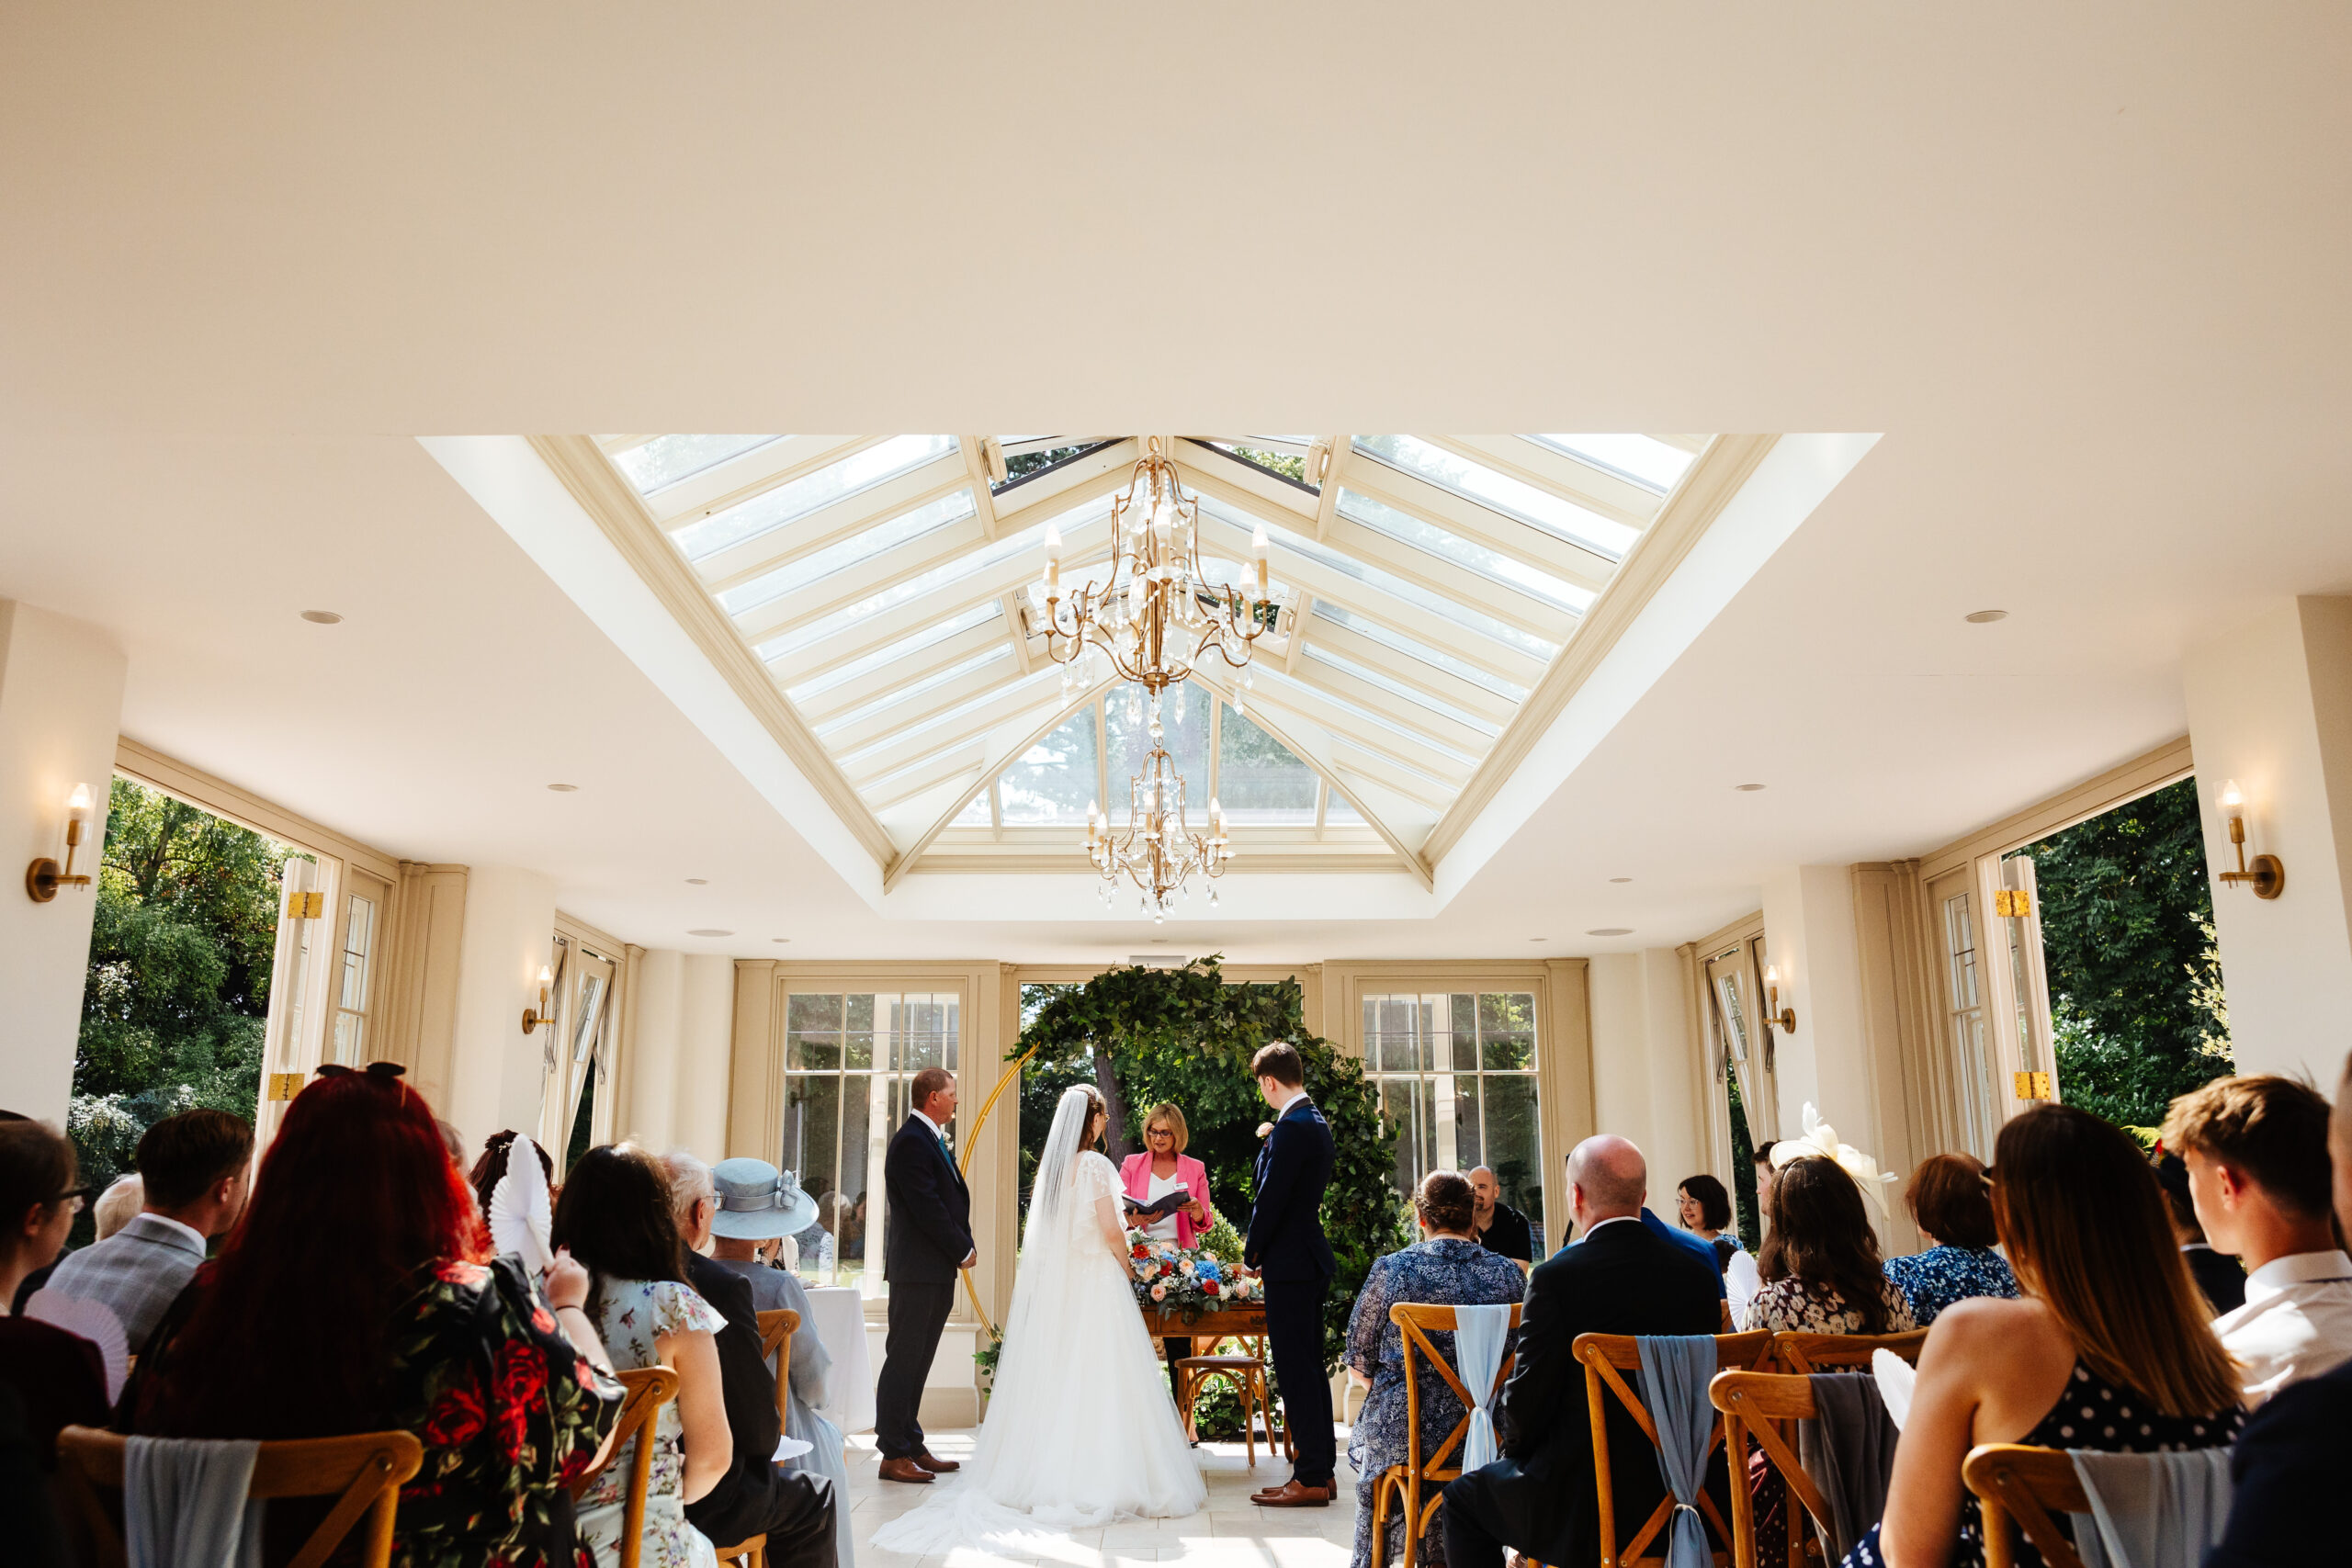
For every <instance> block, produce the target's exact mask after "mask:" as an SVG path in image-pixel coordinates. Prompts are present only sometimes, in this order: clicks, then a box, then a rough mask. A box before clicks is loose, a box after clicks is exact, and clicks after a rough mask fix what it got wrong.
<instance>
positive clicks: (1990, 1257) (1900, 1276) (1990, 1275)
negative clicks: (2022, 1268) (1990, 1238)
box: [1886, 1247, 2018, 1328]
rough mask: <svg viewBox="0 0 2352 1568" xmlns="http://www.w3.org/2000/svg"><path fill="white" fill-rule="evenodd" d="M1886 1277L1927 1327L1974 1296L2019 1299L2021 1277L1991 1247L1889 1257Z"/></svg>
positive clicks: (1931, 1248) (1962, 1248) (1931, 1249)
mask: <svg viewBox="0 0 2352 1568" xmlns="http://www.w3.org/2000/svg"><path fill="white" fill-rule="evenodd" d="M1886 1277H1887V1278H1888V1279H1890V1280H1894V1283H1895V1287H1896V1288H1897V1289H1898V1290H1900V1291H1901V1292H1903V1295H1904V1298H1905V1300H1906V1301H1908V1302H1909V1303H1911V1315H1912V1316H1913V1317H1914V1318H1916V1319H1917V1320H1918V1324H1919V1326H1920V1327H1922V1328H1925V1327H1927V1326H1928V1325H1929V1324H1931V1323H1933V1322H1935V1321H1936V1315H1937V1314H1939V1313H1940V1312H1942V1311H1943V1310H1944V1308H1946V1307H1948V1306H1950V1305H1951V1303H1954V1302H1960V1301H1966V1300H1967V1299H1968V1298H1969V1297H1971V1296H1998V1297H2000V1298H2002V1299H2003V1300H2005V1301H2015V1300H2016V1299H2017V1293H2018V1277H2017V1276H2016V1275H2015V1274H2012V1273H2010V1272H2009V1266H2008V1263H2007V1260H2006V1259H2004V1258H2002V1257H2001V1255H2000V1254H1999V1253H1997V1252H1996V1251H1994V1250H1993V1249H1992V1248H1991V1247H1929V1248H1928V1250H1927V1251H1925V1252H1922V1253H1919V1254H1917V1256H1915V1257H1911V1258H1888V1259H1887V1260H1886Z"/></svg>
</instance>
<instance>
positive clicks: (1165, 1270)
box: [1159, 1263, 1176, 1280]
mask: <svg viewBox="0 0 2352 1568" xmlns="http://www.w3.org/2000/svg"><path fill="white" fill-rule="evenodd" d="M1174 1272H1176V1265H1174V1264H1173V1263H1162V1264H1161V1265H1160V1266H1159V1277H1160V1278H1161V1279H1163V1280H1165V1279H1166V1278H1168V1276H1169V1275H1170V1274H1173V1273H1174Z"/></svg>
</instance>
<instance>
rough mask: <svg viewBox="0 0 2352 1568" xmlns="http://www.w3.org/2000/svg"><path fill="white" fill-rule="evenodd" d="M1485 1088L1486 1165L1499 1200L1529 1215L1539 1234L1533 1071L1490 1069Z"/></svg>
mask: <svg viewBox="0 0 2352 1568" xmlns="http://www.w3.org/2000/svg"><path fill="white" fill-rule="evenodd" d="M1480 1081H1481V1083H1482V1084H1483V1085H1484V1087H1485V1089H1486V1117H1485V1123H1486V1126H1485V1131H1486V1150H1487V1152H1486V1164H1487V1167H1488V1168H1491V1169H1492V1170H1493V1171H1494V1173H1495V1179H1496V1180H1497V1181H1498V1183H1500V1185H1501V1187H1502V1190H1503V1191H1502V1196H1503V1201H1504V1202H1506V1203H1509V1204H1510V1206H1511V1207H1512V1208H1514V1209H1517V1210H1518V1211H1519V1212H1520V1213H1522V1214H1525V1215H1526V1216H1527V1223H1528V1224H1529V1225H1531V1226H1532V1227H1533V1228H1534V1229H1535V1231H1536V1233H1537V1234H1538V1235H1541V1234H1542V1232H1543V1227H1544V1144H1543V1136H1542V1133H1541V1124H1540V1123H1539V1122H1538V1121H1537V1119H1536V1111H1535V1075H1534V1074H1532V1073H1488V1074H1486V1075H1484V1076H1483V1077H1482V1078H1481V1080H1480Z"/></svg>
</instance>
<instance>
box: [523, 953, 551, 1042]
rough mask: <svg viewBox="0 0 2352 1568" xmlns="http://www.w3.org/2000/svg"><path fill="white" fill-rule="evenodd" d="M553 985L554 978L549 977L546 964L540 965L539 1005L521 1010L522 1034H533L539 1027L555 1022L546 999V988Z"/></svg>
mask: <svg viewBox="0 0 2352 1568" xmlns="http://www.w3.org/2000/svg"><path fill="white" fill-rule="evenodd" d="M554 984H555V976H553V975H551V974H549V973H548V966H547V965H546V964H540V965H539V1005H538V1006H537V1007H526V1008H525V1009H524V1010H523V1032H524V1033H526V1034H531V1033H535V1032H537V1030H538V1029H539V1028H540V1026H541V1025H543V1024H552V1023H553V1022H555V1013H554V1012H553V1011H552V1010H550V1008H549V1006H548V999H549V998H548V987H551V986H553V985H554Z"/></svg>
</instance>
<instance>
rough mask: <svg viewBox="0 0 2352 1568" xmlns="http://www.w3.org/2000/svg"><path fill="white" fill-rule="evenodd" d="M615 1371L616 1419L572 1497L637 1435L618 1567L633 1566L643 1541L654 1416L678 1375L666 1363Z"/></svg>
mask: <svg viewBox="0 0 2352 1568" xmlns="http://www.w3.org/2000/svg"><path fill="white" fill-rule="evenodd" d="M613 1375H614V1376H615V1377H616V1378H618V1379H620V1381H621V1386H622V1387H623V1388H625V1389H627V1390H628V1395H627V1396H626V1397H625V1398H623V1399H622V1401H621V1413H620V1417H619V1419H617V1420H616V1421H615V1422H614V1423H613V1430H612V1435H611V1436H610V1437H608V1438H605V1446H604V1447H603V1448H601V1449H599V1450H596V1458H595V1461H594V1462H593V1463H591V1464H590V1465H589V1467H588V1468H587V1469H586V1470H583V1471H582V1472H580V1473H579V1474H578V1475H577V1476H575V1477H573V1479H572V1482H571V1495H573V1496H574V1497H584V1496H586V1495H588V1488H589V1487H591V1486H592V1485H594V1483H595V1482H596V1480H597V1478H598V1477H599V1476H602V1475H603V1474H604V1473H605V1472H606V1471H607V1470H610V1469H611V1468H612V1467H613V1462H614V1461H615V1460H616V1459H618V1458H619V1457H620V1454H621V1451H622V1450H623V1448H624V1447H626V1446H627V1445H628V1441H629V1439H630V1438H636V1439H637V1444H636V1447H634V1448H633V1449H630V1450H629V1467H628V1492H627V1493H626V1494H624V1495H623V1497H622V1500H621V1554H620V1563H619V1568H637V1554H638V1549H639V1547H640V1546H642V1545H643V1544H644V1541H645V1494H646V1491H647V1489H648V1488H649V1487H650V1485H651V1484H652V1477H653V1434H654V1418H655V1417H656V1416H660V1415H661V1414H662V1406H663V1405H664V1404H668V1403H669V1402H670V1401H671V1400H672V1399H673V1398H675V1397H676V1396H677V1393H678V1374H677V1373H676V1372H674V1371H672V1370H671V1369H669V1368H668V1367H643V1368H639V1369H637V1370H635V1371H626V1372H615V1373H614V1374H613Z"/></svg>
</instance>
